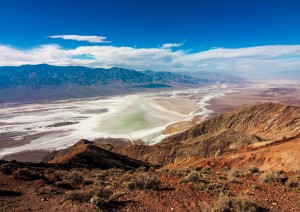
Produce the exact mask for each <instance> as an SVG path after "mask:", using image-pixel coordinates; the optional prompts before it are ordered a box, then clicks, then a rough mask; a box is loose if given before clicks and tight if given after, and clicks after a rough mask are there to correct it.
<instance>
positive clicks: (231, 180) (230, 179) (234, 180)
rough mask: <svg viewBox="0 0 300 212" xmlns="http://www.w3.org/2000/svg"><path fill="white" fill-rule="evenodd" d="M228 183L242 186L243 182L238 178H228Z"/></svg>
mask: <svg viewBox="0 0 300 212" xmlns="http://www.w3.org/2000/svg"><path fill="white" fill-rule="evenodd" d="M228 182H229V183H235V184H242V183H243V182H242V181H241V180H239V179H237V178H236V177H233V176H230V177H229V178H228Z"/></svg>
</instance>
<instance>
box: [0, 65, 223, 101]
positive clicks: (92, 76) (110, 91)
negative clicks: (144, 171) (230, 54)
mask: <svg viewBox="0 0 300 212" xmlns="http://www.w3.org/2000/svg"><path fill="white" fill-rule="evenodd" d="M205 77H206V75H203V76H202V78H201V79H200V78H194V77H192V76H187V75H184V74H175V73H170V72H153V71H144V72H139V71H135V70H128V69H122V68H110V69H103V68H96V69H91V68H87V67H79V66H66V67H60V66H51V65H46V64H42V65H23V66H18V67H9V66H7V67H0V103H4V102H24V101H25V102H28V101H29V102H34V101H46V100H60V99H70V98H84V97H93V96H111V95H120V94H127V93H132V92H138V91H145V90H147V89H153V88H160V89H161V88H170V87H176V86H180V87H195V86H199V85H202V84H205V83H215V82H219V81H224V82H226V81H227V79H223V78H222V75H218V76H216V77H215V78H214V79H212V78H211V77H210V76H209V78H208V79H207V78H205Z"/></svg>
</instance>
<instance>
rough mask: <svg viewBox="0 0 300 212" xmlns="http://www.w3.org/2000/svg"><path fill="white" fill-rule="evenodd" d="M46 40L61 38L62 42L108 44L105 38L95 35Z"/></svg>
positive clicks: (62, 36)
mask: <svg viewBox="0 0 300 212" xmlns="http://www.w3.org/2000/svg"><path fill="white" fill-rule="evenodd" d="M48 38H61V39H64V40H75V41H86V42H90V43H110V41H107V40H106V39H107V38H106V37H103V36H95V35H51V36H48Z"/></svg>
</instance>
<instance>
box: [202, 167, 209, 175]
mask: <svg viewBox="0 0 300 212" xmlns="http://www.w3.org/2000/svg"><path fill="white" fill-rule="evenodd" d="M201 172H202V173H204V174H210V172H211V169H210V168H209V167H204V168H203V169H202V170H201Z"/></svg>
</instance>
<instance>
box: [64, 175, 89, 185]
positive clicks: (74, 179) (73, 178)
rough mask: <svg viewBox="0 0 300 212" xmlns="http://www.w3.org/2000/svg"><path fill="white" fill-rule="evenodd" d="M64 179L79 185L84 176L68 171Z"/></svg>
mask: <svg viewBox="0 0 300 212" xmlns="http://www.w3.org/2000/svg"><path fill="white" fill-rule="evenodd" d="M64 179H65V180H66V181H69V182H70V183H72V184H74V185H80V184H82V183H83V182H84V178H83V177H82V176H81V175H80V174H79V173H70V174H69V175H67V176H65V177H64Z"/></svg>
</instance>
